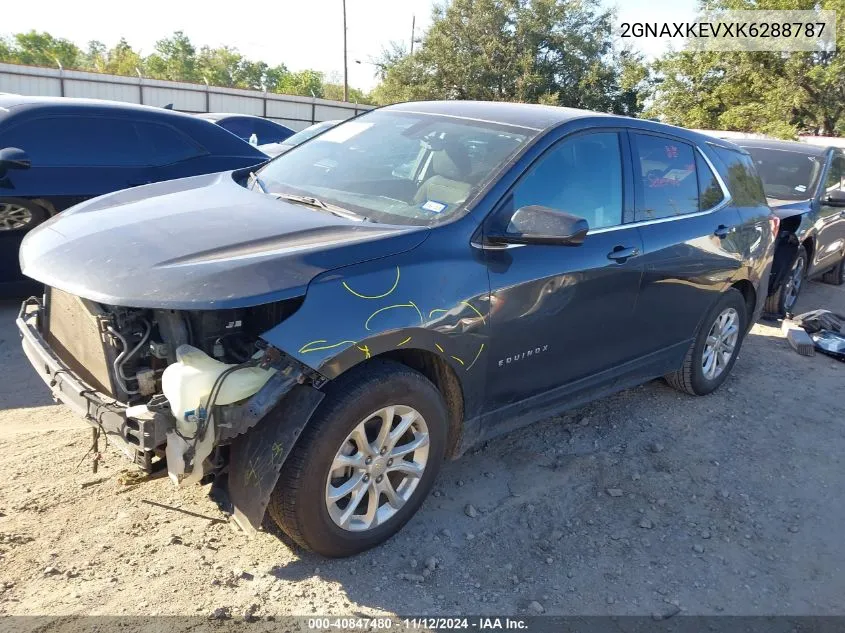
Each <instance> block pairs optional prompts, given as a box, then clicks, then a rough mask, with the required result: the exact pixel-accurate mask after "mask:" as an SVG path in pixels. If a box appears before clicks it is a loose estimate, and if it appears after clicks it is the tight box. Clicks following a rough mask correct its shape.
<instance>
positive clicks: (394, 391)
mask: <svg viewBox="0 0 845 633" xmlns="http://www.w3.org/2000/svg"><path fill="white" fill-rule="evenodd" d="M447 428H448V427H447V412H446V405H445V404H444V402H443V398H442V396H441V395H440V392H439V391H438V390H437V388H436V387H435V386H434V385H433V384H432V383H431V382H430V381H429V380H428V379H427V378H426V377H425V376H423V375H422V374H420V373H418V372H416V371H414V370H412V369H409V368H408V367H406V366H405V365H401V364H399V363H395V362H392V361H379V360H377V361H373V362H371V363H368V364H367V365H365V366H363V367H361V368H360V369H355V370H352V371H351V372H350V373H349V374H347V375H343V376H341V377H340V378H338V379H336V380H334V381H333V382H331V383H329V385H328V387H327V395H326V398H325V400H324V401H323V402H322V403H321V405H320V407H319V408H318V409H317V412H316V413H315V415H314V419H313V420H312V421H311V423H310V424H309V425H308V428H307V429H306V431H305V433H304V434H303V435H302V438H301V439H300V441H299V442H298V443H297V445H296V447H294V450H293V452H292V453H291V455H290V457H289V458H288V460H287V461H286V462H285V465H284V467H283V468H282V473H281V476H280V477H279V482H278V483H277V484H276V488H275V490H274V491H273V494H272V496H271V499H270V505H269V507H268V510H269V512H270V516H271V517H272V518H273V519H274V520H275V522H276V523H277V524H278V526H279V527H280V528H281V529H282V530H283V531H284V532H285V533H286V534H288V536H290V537H291V538H292V539H293V540H294V541H296V542H297V543H298V544H299V545H301V546H303V547H305V548H308V549H311V550H314V551H315V552H317V553H319V554H322V555H324V556H332V557H339V556H351V555H353V554H357V553H359V552H362V551H364V550H366V549H369V548H370V547H373V546H375V545H378V544H379V543H382V542H383V541H385V540H387V539H388V538H390V537H391V536H392V535H393V534H395V533H396V532H397V531H399V529H400V528H401V527H402V526H403V525H404V524H405V523H406V522H407V521H408V519H410V518H411V517H412V516H413V514H414V513H415V512H416V511H417V509H418V508H419V507H420V505H421V504H422V502H423V501H424V500H425V498H426V496H427V495H428V492H429V490H430V489H431V487H432V485H433V484H434V479H435V477H436V476H437V472H438V470H439V468H440V464H441V462H442V461H443V455H444V453H445V447H446V434H447Z"/></svg>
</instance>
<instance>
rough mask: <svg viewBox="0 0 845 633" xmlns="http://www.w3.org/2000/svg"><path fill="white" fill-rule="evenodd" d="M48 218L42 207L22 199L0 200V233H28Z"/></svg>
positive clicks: (48, 215)
mask: <svg viewBox="0 0 845 633" xmlns="http://www.w3.org/2000/svg"><path fill="white" fill-rule="evenodd" d="M49 217H50V213H49V212H48V211H47V209H45V208H44V207H42V206H40V205H38V204H35V203H34V202H32V201H31V200H24V199H23V198H0V233H11V232H12V231H29V230H30V229H33V228H35V227H36V226H38V225H39V224H41V223H42V222H44V221H45V220H47V219H48V218H49Z"/></svg>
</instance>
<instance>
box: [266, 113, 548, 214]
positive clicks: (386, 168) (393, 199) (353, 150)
mask: <svg viewBox="0 0 845 633" xmlns="http://www.w3.org/2000/svg"><path fill="white" fill-rule="evenodd" d="M536 133H537V132H536V131H534V130H527V129H525V128H521V127H513V126H508V125H503V124H498V123H488V122H482V121H475V120H468V119H462V118H460V117H446V116H438V115H431V114H425V113H410V112H390V111H376V112H372V113H369V114H366V115H364V116H361V117H358V118H356V119H354V120H351V121H347V122H345V123H341V124H340V125H338V126H337V127H334V128H332V129H330V130H328V131H326V132H324V133H323V134H321V135H320V136H318V137H316V138H314V139H312V140H311V141H309V142H308V143H306V144H304V145H302V146H301V147H298V148H297V149H296V150H295V151H292V152H288V153H286V154H282V155H281V156H279V157H278V158H276V159H274V160H273V161H271V162H270V163H268V164H267V165H266V166H265V167H263V168H262V169H261V170H259V172H258V176H259V178H260V179H261V180H262V182H263V183H264V187H265V188H266V189H267V190H268V191H269V192H270V193H281V194H289V195H297V196H303V195H304V196H309V197H314V198H318V199H319V200H320V201H322V202H325V203H327V204H333V205H336V206H340V207H343V208H345V209H347V210H349V211H352V212H353V213H357V214H359V215H362V216H364V217H366V218H368V219H369V220H371V221H376V222H384V223H393V224H412V225H418V226H429V225H433V224H438V223H441V222H443V221H444V220H447V219H449V218H452V217H455V216H457V215H458V214H460V213H461V212H462V210H463V209H464V208H465V206H466V203H467V202H468V201H469V200H471V199H472V197H473V196H474V194H475V193H476V192H478V191H479V190H480V189H481V188H482V187H483V186H484V185H485V184H486V183H487V182H488V181H489V180H491V179H492V178H493V177H495V175H496V174H497V173H498V172H499V171H500V169H501V168H502V166H503V165H504V164H505V163H506V162H507V161H508V159H509V158H510V157H511V156H513V155H514V154H515V153H516V152H517V151H519V149H520V148H521V147H522V146H523V145H524V144H525V143H526V142H527V141H528V140H529V139H530V138H531V136H532V135H535V134H536Z"/></svg>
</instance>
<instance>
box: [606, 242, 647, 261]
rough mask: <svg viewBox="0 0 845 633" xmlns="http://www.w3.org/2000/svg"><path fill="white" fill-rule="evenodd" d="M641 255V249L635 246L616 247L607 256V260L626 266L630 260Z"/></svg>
mask: <svg viewBox="0 0 845 633" xmlns="http://www.w3.org/2000/svg"><path fill="white" fill-rule="evenodd" d="M639 254H640V251H639V249H637V248H635V247H633V246H616V247H614V249H613V250H612V251H610V252H609V253H608V254H607V258H608V259H612V260H613V261H615V262H618V263H620V264H624V263H625V262H626V261H627V260H628V258H630V257H636V256H637V255H639Z"/></svg>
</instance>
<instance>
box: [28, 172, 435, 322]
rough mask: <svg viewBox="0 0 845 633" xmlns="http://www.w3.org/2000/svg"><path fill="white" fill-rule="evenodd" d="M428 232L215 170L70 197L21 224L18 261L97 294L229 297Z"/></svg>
mask: <svg viewBox="0 0 845 633" xmlns="http://www.w3.org/2000/svg"><path fill="white" fill-rule="evenodd" d="M427 234H428V231H427V230H426V229H424V228H421V227H408V226H392V225H385V224H375V223H370V222H357V221H354V220H348V219H345V218H340V217H337V216H334V215H331V214H329V213H327V212H324V211H321V210H319V209H314V208H311V207H307V206H303V205H300V204H292V203H288V202H284V201H281V200H279V199H277V198H275V197H273V196H272V195H267V194H263V193H261V192H259V191H256V190H248V189H245V188H244V187H242V186H241V185H239V184H238V183H237V182H236V181H235V180H234V178H233V173H232V172H224V173H221V174H209V175H205V176H196V177H193V178H184V179H181V180H172V181H168V182H162V183H156V184H152V185H145V186H142V187H136V188H133V189H127V190H124V191H118V192H116V193H112V194H108V195H105V196H101V197H99V198H94V199H93V200H89V201H87V202H84V203H82V204H80V205H77V206H75V207H73V208H71V209H69V210H68V211H65V212H64V213H62V214H60V215H58V216H56V217H54V218H52V219H50V220H49V221H47V222H45V223H44V224H42V225H41V226H39V227H37V228H35V229H34V230H32V231H31V232H30V233H29V234H27V236H26V237H25V239H24V241H23V244H22V246H21V250H20V262H21V270H22V271H23V273H24V274H25V275H27V276H29V277H32V278H33V279H35V280H37V281H40V282H42V283H44V284H46V285H48V286H53V287H55V288H59V289H61V290H64V291H65V292H69V293H72V294H75V295H78V296H81V297H85V298H87V299H91V300H92V301H97V302H99V303H105V304H110V305H120V306H129V307H138V308H171V309H209V308H232V307H246V306H252V305H260V304H263V303H269V302H272V301H279V300H282V299H287V298H291V297H296V296H300V295H302V294H304V293H305V290H306V288H307V286H308V282H309V281H310V280H311V279H312V278H314V277H315V276H316V275H319V274H321V273H324V272H326V271H328V270H332V269H334V268H340V267H343V266H348V265H351V264H355V263H359V262H363V261H366V260H370V259H376V258H380V257H386V256H389V255H392V254H395V253H400V252H403V251H406V250H410V249H412V248H414V247H416V246H417V245H419V244H420V243H422V242H423V240H424V239H425V237H426V236H427Z"/></svg>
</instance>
